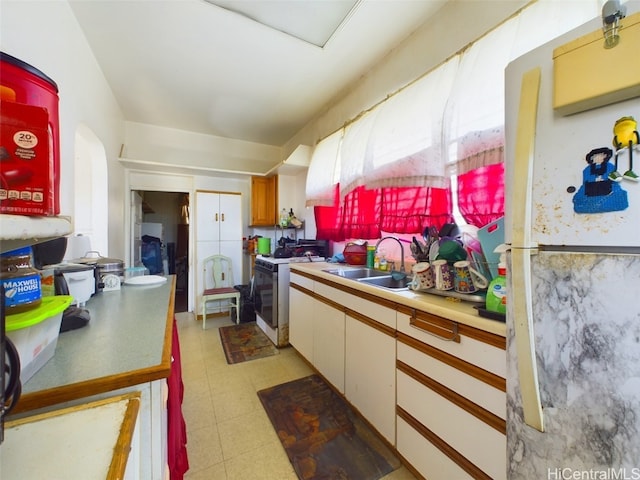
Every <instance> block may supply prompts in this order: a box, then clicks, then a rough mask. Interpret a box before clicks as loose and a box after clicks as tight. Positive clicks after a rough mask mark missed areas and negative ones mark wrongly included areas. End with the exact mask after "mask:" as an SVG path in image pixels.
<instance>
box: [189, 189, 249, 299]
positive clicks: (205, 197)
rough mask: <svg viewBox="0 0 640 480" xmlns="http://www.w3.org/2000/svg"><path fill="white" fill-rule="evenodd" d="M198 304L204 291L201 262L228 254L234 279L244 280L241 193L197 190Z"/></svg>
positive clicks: (237, 282) (238, 281)
mask: <svg viewBox="0 0 640 480" xmlns="http://www.w3.org/2000/svg"><path fill="white" fill-rule="evenodd" d="M195 208H196V212H195V218H196V225H195V232H196V292H197V295H198V297H197V299H196V305H200V297H201V295H202V292H203V290H204V282H203V278H202V261H203V260H204V259H205V258H207V257H208V256H210V255H216V254H220V255H226V256H227V257H230V258H231V260H232V262H233V280H234V283H235V284H237V285H238V284H241V283H243V276H242V272H243V268H242V260H243V255H242V198H241V196H240V194H238V193H226V192H208V191H197V192H196V204H195Z"/></svg>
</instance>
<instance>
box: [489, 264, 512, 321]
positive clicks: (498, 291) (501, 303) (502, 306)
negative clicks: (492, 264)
mask: <svg viewBox="0 0 640 480" xmlns="http://www.w3.org/2000/svg"><path fill="white" fill-rule="evenodd" d="M506 274H507V267H506V265H504V264H503V263H501V264H500V265H499V266H498V275H497V276H496V277H495V278H494V279H493V280H491V283H490V284H489V287H488V288H487V303H486V306H487V310H488V311H490V312H497V313H506V312H507V278H506Z"/></svg>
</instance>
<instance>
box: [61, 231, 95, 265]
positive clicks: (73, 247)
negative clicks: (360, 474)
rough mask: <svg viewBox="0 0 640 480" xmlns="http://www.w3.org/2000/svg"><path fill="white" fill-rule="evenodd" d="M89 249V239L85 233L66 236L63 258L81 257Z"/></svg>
mask: <svg viewBox="0 0 640 480" xmlns="http://www.w3.org/2000/svg"><path fill="white" fill-rule="evenodd" d="M90 251H91V239H90V238H89V237H87V236H86V235H76V236H73V237H68V238H67V251H66V252H65V254H64V260H71V259H74V258H82V257H85V256H86V255H87V252H90Z"/></svg>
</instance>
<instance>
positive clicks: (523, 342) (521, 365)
mask: <svg viewBox="0 0 640 480" xmlns="http://www.w3.org/2000/svg"><path fill="white" fill-rule="evenodd" d="M540 77H541V71H540V68H539V67H537V68H534V69H532V70H529V71H528V72H526V73H525V74H524V75H523V77H522V84H521V89H520V105H519V109H518V124H517V130H516V144H515V158H514V174H513V183H514V185H513V192H514V197H513V199H512V201H513V204H512V208H513V222H512V228H513V237H512V242H513V244H512V248H511V266H512V271H511V278H512V280H511V281H512V285H511V292H513V293H511V294H510V297H511V298H510V299H509V301H510V302H512V304H513V307H512V308H513V310H512V318H513V325H514V332H515V344H516V350H517V356H518V378H519V380H520V393H521V395H522V406H523V411H524V421H525V423H526V424H527V425H529V426H531V427H533V428H535V429H537V430H540V431H541V432H542V431H544V418H543V415H542V403H541V401H540V388H539V383H538V369H537V364H536V348H535V341H534V339H535V337H534V332H533V313H532V308H531V302H532V300H531V253H532V250H531V247H535V245H533V242H532V241H531V210H532V201H533V199H532V198H531V196H532V191H533V190H532V186H533V159H534V153H535V135H536V122H537V118H538V97H539V92H540Z"/></svg>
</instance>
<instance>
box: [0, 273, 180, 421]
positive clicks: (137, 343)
mask: <svg viewBox="0 0 640 480" xmlns="http://www.w3.org/2000/svg"><path fill="white" fill-rule="evenodd" d="M174 290H175V276H174V275H170V276H168V277H167V281H166V282H165V283H163V284H160V285H150V286H130V285H126V284H123V285H122V287H121V289H120V290H114V291H107V292H105V291H102V292H100V293H98V294H96V295H94V296H93V297H91V299H89V301H88V302H87V304H86V307H85V308H87V310H89V313H90V316H91V319H90V321H89V324H88V325H87V326H85V327H82V328H79V329H77V330H70V331H68V332H64V333H61V334H60V336H59V337H58V344H57V347H56V351H55V355H54V356H53V358H52V359H51V360H49V361H48V362H47V363H46V364H45V365H44V366H43V367H42V368H41V369H40V370H38V371H37V372H36V373H35V374H34V375H33V377H31V378H30V379H29V380H28V381H27V382H26V383H25V384H24V385H23V386H22V396H21V398H20V400H19V401H18V403H17V404H16V407H15V410H14V411H13V412H12V415H14V414H18V413H20V412H28V411H31V410H35V409H40V408H44V407H49V406H51V405H55V404H58V403H61V402H68V401H71V400H77V399H80V398H84V397H88V396H91V395H96V394H101V393H105V392H111V391H115V390H117V389H120V388H126V387H131V386H134V385H139V384H142V383H147V382H151V381H154V380H158V379H161V378H167V377H168V376H169V373H170V368H171V338H172V337H171V333H172V326H173V308H174Z"/></svg>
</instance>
